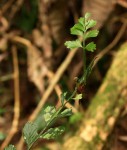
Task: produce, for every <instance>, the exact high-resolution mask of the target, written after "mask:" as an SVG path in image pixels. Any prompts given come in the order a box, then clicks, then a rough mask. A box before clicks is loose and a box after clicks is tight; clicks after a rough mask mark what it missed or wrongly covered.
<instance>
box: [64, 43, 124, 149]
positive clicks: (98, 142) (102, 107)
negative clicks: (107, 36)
mask: <svg viewBox="0 0 127 150" xmlns="http://www.w3.org/2000/svg"><path fill="white" fill-rule="evenodd" d="M126 102H127V43H125V44H123V45H122V46H121V47H120V50H119V51H118V53H117V55H116V56H115V59H114V61H113V63H112V65H111V67H110V69H109V71H108V73H107V75H106V77H105V79H104V81H103V83H102V85H101V87H100V89H99V91H98V92H97V94H96V95H95V97H94V98H93V100H92V102H91V104H90V105H89V108H88V110H87V112H86V114H85V117H84V118H83V121H82V124H81V125H80V126H79V130H78V132H77V133H76V135H75V136H73V137H71V138H70V139H68V140H67V141H66V142H65V144H64V146H63V150H65V149H67V150H101V149H102V148H103V146H104V144H105V142H106V140H107V137H108V135H109V134H110V133H111V131H112V129H113V127H114V124H115V122H116V120H117V118H118V116H119V115H120V111H121V109H122V108H123V106H124V104H125V103H126Z"/></svg>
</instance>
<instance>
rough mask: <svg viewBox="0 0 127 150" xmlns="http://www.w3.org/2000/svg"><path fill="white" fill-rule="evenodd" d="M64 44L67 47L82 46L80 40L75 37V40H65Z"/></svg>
mask: <svg viewBox="0 0 127 150" xmlns="http://www.w3.org/2000/svg"><path fill="white" fill-rule="evenodd" d="M65 46H66V47H67V48H69V49H73V48H79V47H82V44H81V42H80V41H79V40H78V39H77V40H75V41H67V42H65Z"/></svg>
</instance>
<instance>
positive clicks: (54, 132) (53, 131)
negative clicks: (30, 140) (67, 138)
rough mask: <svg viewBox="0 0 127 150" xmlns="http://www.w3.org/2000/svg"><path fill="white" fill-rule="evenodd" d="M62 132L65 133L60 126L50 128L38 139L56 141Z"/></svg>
mask: <svg viewBox="0 0 127 150" xmlns="http://www.w3.org/2000/svg"><path fill="white" fill-rule="evenodd" d="M64 131H65V128H64V127H63V126H60V127H57V128H50V129H48V131H46V132H45V133H44V134H43V135H41V136H40V138H43V139H47V140H49V139H56V138H57V137H58V136H59V135H61V134H62V133H63V132H64Z"/></svg>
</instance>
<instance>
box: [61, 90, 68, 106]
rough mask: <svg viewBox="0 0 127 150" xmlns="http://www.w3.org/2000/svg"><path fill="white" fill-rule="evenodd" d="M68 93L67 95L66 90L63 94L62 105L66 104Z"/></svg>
mask: <svg viewBox="0 0 127 150" xmlns="http://www.w3.org/2000/svg"><path fill="white" fill-rule="evenodd" d="M66 95H67V92H64V93H62V94H61V103H62V105H64V101H65V99H66Z"/></svg>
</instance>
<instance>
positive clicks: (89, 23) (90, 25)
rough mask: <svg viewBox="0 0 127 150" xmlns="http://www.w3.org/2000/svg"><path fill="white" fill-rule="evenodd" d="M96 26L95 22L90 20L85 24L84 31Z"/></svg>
mask: <svg viewBox="0 0 127 150" xmlns="http://www.w3.org/2000/svg"><path fill="white" fill-rule="evenodd" d="M96 24H97V22H96V21H95V20H92V19H90V20H89V21H88V22H87V23H86V30H88V29H89V28H92V27H94V26H95V25H96Z"/></svg>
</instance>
